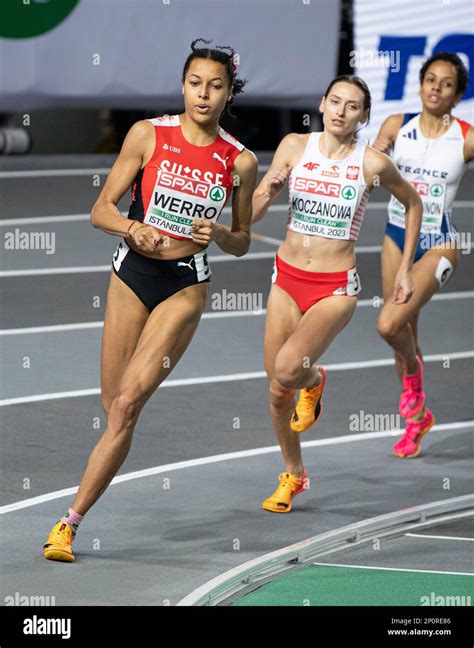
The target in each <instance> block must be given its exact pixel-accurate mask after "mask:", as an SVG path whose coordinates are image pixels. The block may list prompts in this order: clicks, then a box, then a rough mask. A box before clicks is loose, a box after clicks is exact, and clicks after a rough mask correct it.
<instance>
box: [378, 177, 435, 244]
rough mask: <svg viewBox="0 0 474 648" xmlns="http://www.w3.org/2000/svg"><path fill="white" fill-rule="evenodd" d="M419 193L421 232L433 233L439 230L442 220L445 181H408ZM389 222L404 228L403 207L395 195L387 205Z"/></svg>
mask: <svg viewBox="0 0 474 648" xmlns="http://www.w3.org/2000/svg"><path fill="white" fill-rule="evenodd" d="M410 182H411V184H412V185H413V186H414V187H415V189H416V191H417V192H418V194H419V195H420V198H421V200H422V202H423V219H422V222H421V233H422V234H435V233H439V232H441V223H442V222H443V214H444V201H445V197H446V183H445V182H439V181H434V182H419V181H417V180H413V181H410ZM388 218H389V222H390V223H392V224H393V225H396V226H397V227H402V228H403V229H405V207H404V206H403V205H402V203H401V202H400V201H398V200H397V199H396V198H395V196H392V198H391V199H390V203H389V206H388Z"/></svg>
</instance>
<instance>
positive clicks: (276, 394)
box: [270, 379, 296, 409]
mask: <svg viewBox="0 0 474 648" xmlns="http://www.w3.org/2000/svg"><path fill="white" fill-rule="evenodd" d="M295 391H296V390H295V389H288V388H286V387H283V386H282V385H281V383H280V382H279V381H278V380H275V379H274V380H271V381H270V405H271V407H275V408H276V409H279V408H284V407H288V406H289V405H290V404H292V403H293V400H294V396H295Z"/></svg>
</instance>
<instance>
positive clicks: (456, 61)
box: [420, 52, 469, 95]
mask: <svg viewBox="0 0 474 648" xmlns="http://www.w3.org/2000/svg"><path fill="white" fill-rule="evenodd" d="M436 61H446V62H447V63H451V64H452V65H454V67H455V68H456V72H457V80H456V94H461V95H463V94H464V93H465V92H466V88H467V82H468V80H469V73H468V71H467V67H466V66H465V65H464V63H463V62H462V60H461V58H460V57H459V56H458V55H457V54H456V53H455V52H436V54H433V56H430V58H429V59H427V60H426V61H425V62H424V63H423V65H422V66H421V69H420V85H422V84H423V81H424V79H425V74H426V72H427V70H428V68H429V67H430V65H431V64H432V63H436Z"/></svg>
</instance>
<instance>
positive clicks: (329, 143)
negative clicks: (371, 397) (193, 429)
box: [252, 75, 422, 513]
mask: <svg viewBox="0 0 474 648" xmlns="http://www.w3.org/2000/svg"><path fill="white" fill-rule="evenodd" d="M370 105H371V99H370V93H369V90H368V88H367V86H366V84H365V82H364V81H363V80H362V79H360V78H358V77H355V76H349V75H347V76H341V77H338V78H336V79H334V80H333V81H332V82H331V83H330V85H329V87H328V89H327V91H326V93H325V96H324V97H323V99H322V101H321V105H320V108H319V109H320V111H321V112H322V113H323V123H324V131H323V132H321V133H309V134H303V135H299V134H295V133H291V134H289V135H287V136H286V137H285V138H284V139H283V140H282V142H281V143H280V145H279V147H278V149H277V151H276V152H275V156H274V158H273V161H272V164H271V167H270V169H269V171H268V172H267V174H266V175H265V176H264V178H263V179H262V181H261V183H260V184H259V186H258V188H257V189H256V191H255V193H254V198H253V218H252V221H253V222H256V221H259V220H260V219H261V218H263V216H264V215H265V213H266V211H267V209H268V207H269V205H270V204H271V203H272V201H273V200H274V199H275V197H276V196H277V194H278V193H279V191H280V190H281V189H282V187H283V185H284V183H285V182H286V180H287V179H288V177H289V191H290V217H289V221H288V231H287V234H286V238H285V240H284V242H283V243H282V245H281V246H280V248H279V250H278V252H277V255H276V259H275V267H274V273H273V277H272V282H273V285H272V287H271V291H270V295H269V298H268V303H267V316H266V323H265V339H264V356H265V369H266V372H267V374H268V378H269V387H270V411H271V415H272V420H273V425H274V428H275V432H276V435H277V438H278V441H279V443H280V447H281V451H282V454H283V459H284V462H285V466H286V471H285V472H283V473H281V474H280V475H279V480H280V483H279V485H278V488H277V489H276V491H275V493H274V494H273V495H272V496H271V497H269V498H268V499H266V500H265V501H264V502H263V508H264V509H265V510H267V511H271V512H274V513H288V512H289V511H291V500H292V499H293V498H294V497H295V495H297V494H298V493H299V492H301V491H302V490H303V489H304V488H305V485H306V476H307V473H306V470H305V468H304V466H303V460H302V456H301V446H300V440H299V436H298V435H297V434H295V432H303V431H305V430H307V429H308V428H309V427H310V426H311V425H314V424H315V423H316V422H317V421H318V419H319V417H320V415H321V412H322V394H323V389H324V385H325V381H326V373H325V371H324V369H323V367H318V366H316V365H314V363H315V361H316V360H317V359H318V358H319V357H320V356H321V355H322V354H323V353H324V351H325V350H326V349H327V348H328V346H329V345H330V343H331V342H332V341H333V340H334V338H335V337H336V335H337V334H338V333H339V332H340V331H341V330H342V329H343V328H344V327H345V326H346V325H347V323H348V322H349V320H350V319H351V317H352V315H353V313H354V310H355V308H356V302H357V294H358V293H359V291H360V282H359V277H358V275H357V270H356V266H355V255H354V247H355V242H356V240H357V236H358V234H359V230H360V226H361V223H362V218H363V214H364V209H365V205H366V202H367V199H368V195H369V190H370V188H371V186H372V185H374V184H381V185H383V186H384V187H386V188H387V189H388V190H389V191H390V192H391V193H393V194H394V195H395V196H396V197H397V199H398V200H399V201H400V202H401V203H402V204H403V205H404V206H405V208H406V211H407V236H406V246H405V250H404V253H403V257H402V258H401V260H400V263H399V268H398V271H397V275H396V279H395V282H394V288H393V301H394V304H397V305H400V304H404V303H406V302H407V301H408V300H409V299H410V297H411V294H412V292H413V286H412V278H411V268H412V263H413V256H414V254H415V248H416V243H417V239H418V234H419V228H420V222H421V212H422V205H421V200H420V198H419V196H418V194H417V193H416V191H415V190H414V188H413V187H412V186H411V185H410V183H409V182H407V181H406V180H404V179H403V178H402V176H401V175H400V173H399V172H398V170H397V168H396V166H395V165H394V164H393V162H392V161H391V160H390V158H388V157H387V156H386V155H384V154H382V153H380V152H378V151H375V150H373V149H371V148H369V147H367V146H365V145H364V144H361V143H359V142H357V140H356V139H355V137H354V134H355V131H356V128H357V126H358V124H359V123H363V122H366V121H368V119H369V116H370ZM397 307H398V306H397ZM297 389H299V390H300V398H299V401H298V404H297V406H296V409H295V391H296V390H297ZM290 421H291V422H290Z"/></svg>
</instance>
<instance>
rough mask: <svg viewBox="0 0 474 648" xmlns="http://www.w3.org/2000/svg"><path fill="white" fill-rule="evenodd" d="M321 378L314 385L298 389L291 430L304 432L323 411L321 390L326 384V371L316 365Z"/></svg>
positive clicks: (314, 422) (315, 421) (316, 420)
mask: <svg viewBox="0 0 474 648" xmlns="http://www.w3.org/2000/svg"><path fill="white" fill-rule="evenodd" d="M318 369H319V371H320V372H321V376H322V380H321V382H320V383H319V385H317V386H316V387H311V389H309V388H306V387H305V388H304V389H300V397H299V399H298V402H297V404H296V407H295V410H294V412H293V416H292V417H291V422H290V427H291V429H292V430H293V432H306V430H308V429H309V428H310V427H311V426H312V425H315V424H316V423H317V422H318V420H319V418H320V417H321V414H322V413H323V391H324V386H325V384H326V372H325V370H324V368H323V367H319V366H318Z"/></svg>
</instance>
